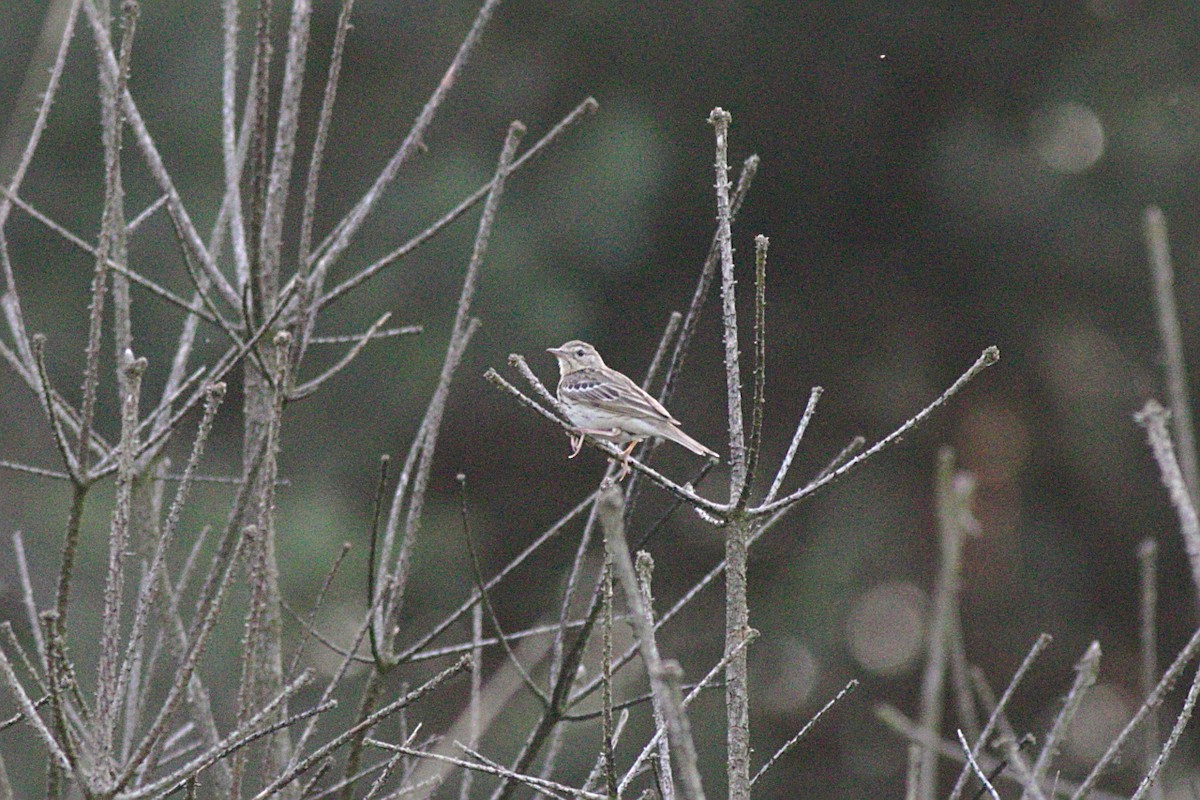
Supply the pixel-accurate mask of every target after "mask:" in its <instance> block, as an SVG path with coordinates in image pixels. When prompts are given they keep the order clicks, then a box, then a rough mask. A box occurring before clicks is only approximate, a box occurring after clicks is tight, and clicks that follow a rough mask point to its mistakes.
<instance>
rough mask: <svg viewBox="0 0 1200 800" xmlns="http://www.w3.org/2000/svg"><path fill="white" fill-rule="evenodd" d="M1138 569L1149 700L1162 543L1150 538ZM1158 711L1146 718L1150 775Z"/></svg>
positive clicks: (1161, 793)
mask: <svg viewBox="0 0 1200 800" xmlns="http://www.w3.org/2000/svg"><path fill="white" fill-rule="evenodd" d="M1137 557H1138V566H1139V567H1140V573H1141V575H1140V577H1141V600H1142V602H1141V603H1140V604H1139V606H1138V611H1139V616H1140V617H1141V620H1140V621H1141V623H1142V624H1141V645H1142V648H1141V649H1142V670H1141V675H1140V683H1141V690H1142V695H1143V696H1145V697H1149V695H1150V692H1152V691H1153V690H1154V684H1155V682H1156V681H1157V680H1158V630H1157V627H1156V624H1155V618H1156V616H1157V613H1158V542H1156V541H1155V540H1154V539H1151V538H1148V537H1147V538H1146V539H1143V540H1142V543H1141V544H1140V545H1138V550H1137ZM1158 731H1159V713H1158V709H1157V708H1156V709H1154V710H1152V711H1151V712H1150V714H1149V716H1148V717H1147V718H1146V729H1145V730H1144V731H1143V735H1144V736H1145V742H1144V747H1143V749H1142V767H1143V769H1144V770H1145V774H1147V775H1148V774H1150V771H1151V770H1152V769H1153V768H1154V763H1155V761H1156V760H1157V757H1158V737H1159V733H1158ZM1165 796H1166V793H1165V790H1164V789H1163V786H1162V784H1161V783H1159V782H1155V783H1153V784H1152V785H1151V786H1150V797H1151V800H1164V798H1165Z"/></svg>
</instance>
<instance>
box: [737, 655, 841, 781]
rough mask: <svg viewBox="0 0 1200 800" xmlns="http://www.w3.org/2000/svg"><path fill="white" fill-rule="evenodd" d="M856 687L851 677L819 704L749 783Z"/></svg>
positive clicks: (797, 741)
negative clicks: (817, 709)
mask: <svg viewBox="0 0 1200 800" xmlns="http://www.w3.org/2000/svg"><path fill="white" fill-rule="evenodd" d="M857 688H858V679H857V678H855V679H851V680H850V682H849V683H847V684H846V685H845V686H843V687H842V688H841V689H840V690H839V691H838V693H837V694H835V695H834V696H833V697H831V698H830V699H829V701H828V702H827V703H825V705H823V706H821V710H820V711H818V712H817V713H816V714H813V716H812V718H811V719H809V721H808V722H806V723H804V725H803V726H802V727H801V728H800V730H798V731H796V735H795V736H793V737H792V738H790V739H788V740H787V741H786V742H784V743H783V745H782V746H780V748H779V749H778V750H776V751H775V752H774V753H773V754H772V755H771V757H770V758H768V759H767V763H765V764H763V765H762V766H761V767H759V769H758V772H756V773H754V777H753V778H751V779H750V785H751V786H753V785H754V784H755V783H758V779H759V778H761V777H762V776H763V775H764V774H765V773H766V771H767V770H769V769H770V768H771V767H773V766H775V762H776V761H778V760H779V759H781V758H783V756H785V755H786V754H787V753H788V752H789V751H791V749H792V748H793V747H795V746H796V745H797V744H798V743H799V742H800V740H801V739H803V738H804V734H806V733H808V732H809V731H810V730H812V727H813V726H814V725H816V724H817V722H818V721H819V720H820V719H821V717H823V716H825V712H826V711H828V710H829V709H831V708H833V707H834V706H835V705H837V704H838V703H839V702H841V700H842V698H843V697H845V696H846V695H848V694H850V692H853V691H854V690H855V689H857Z"/></svg>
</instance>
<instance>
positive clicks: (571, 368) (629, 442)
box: [546, 339, 720, 481]
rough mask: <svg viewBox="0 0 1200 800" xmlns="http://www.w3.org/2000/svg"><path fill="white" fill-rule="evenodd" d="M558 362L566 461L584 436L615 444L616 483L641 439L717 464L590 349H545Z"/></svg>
mask: <svg viewBox="0 0 1200 800" xmlns="http://www.w3.org/2000/svg"><path fill="white" fill-rule="evenodd" d="M546 352H547V353H551V354H552V355H553V356H554V357H555V358H556V359H557V360H558V373H559V378H558V401H559V402H560V403H561V404H562V406H563V410H564V411H565V412H566V415H567V419H568V420H570V422H571V424H572V425H574V426H575V431H574V432H573V434H572V436H571V443H572V450H571V455H570V456H568V458H574V457H575V456H577V455H579V450H580V448H581V447H583V436H584V434H589V435H591V436H595V437H596V438H598V439H604V440H607V441H610V442H612V443H614V444H617V445H626V447H625V449H624V450H622V451H621V458H620V460H621V473H620V474H619V475H618V476H617V480H618V481H620V480H621V479H622V478H624V477H625V476H626V475H628V474H629V454H630V453H632V452H633V448H634V447H636V446H637V444H638V443H639V442H641V441H643V440H644V439H646V438H647V437H650V436H658V437H660V438H663V439H670V440H671V441H672V442H675V443H676V444H679V445H682V446H683V447H686V448H687V449H688V450H691V451H692V452H693V453H695V454H697V455H701V456H708V457H709V458H714V459H718V460H719V459H720V456H719V455H717V453H716V452H715V451H713V450H712V449H710V448H708V447H705V446H704V445H702V444H700V442H698V441H696V440H695V439H693V438H692V437H691V436H688V435H687V434H686V433H684V432H683V431H682V430H680V427H679V425H680V422H679V420H677V419H675V418H674V417H673V416H671V414H670V412H668V411H667V410H666V409H665V408H663V405H662V403H660V402H658V401H657V400H655V399H654V398H653V397H651V396H650V395H649V394H648V393H647V392H646V391H645V390H644V389H643V388H642V387H640V386H638V385H637V384H636V383H634V382H633V381H631V380H630V379H629V378H628V377H627V376H625V375H622V374H621V373H620V372H617V371H616V370H615V369H612V368H611V367H609V366H608V365H607V364H605V363H604V359H603V358H601V357H600V354H599V353H598V352H596V348H595V347H592V346H591V345H590V344H588V343H587V342H581V341H579V340H578V339H573V340H571V341H569V342H567V343H566V344H563V345H560V346H559V347H549V348H546Z"/></svg>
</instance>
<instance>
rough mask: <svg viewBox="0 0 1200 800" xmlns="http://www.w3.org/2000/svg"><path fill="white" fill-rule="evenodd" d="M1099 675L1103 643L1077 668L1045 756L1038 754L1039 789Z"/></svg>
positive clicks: (1046, 743) (1085, 655)
mask: <svg viewBox="0 0 1200 800" xmlns="http://www.w3.org/2000/svg"><path fill="white" fill-rule="evenodd" d="M1099 672H1100V643H1099V642H1097V641H1093V642H1092V643H1091V644H1090V645H1089V646H1088V649H1087V650H1085V651H1084V653H1083V655H1082V656H1080V658H1079V661H1078V662H1077V663H1076V664H1075V680H1074V681H1073V682H1072V684H1071V689H1070V691H1068V692H1067V696H1066V698H1065V699H1064V700H1063V705H1062V708H1061V709H1059V712H1058V714H1056V715H1055V717H1054V723H1053V724H1052V725H1051V726H1050V730H1049V731H1048V732H1047V733H1046V739H1045V741H1044V742H1043V744H1042V749H1041V752H1039V753H1038V757H1037V760H1036V761H1035V762H1034V764H1033V780H1034V782H1035V783H1037V784H1038V785H1039V786H1040V785H1041V784H1042V781H1044V780H1045V778H1046V775H1047V774H1048V773H1049V770H1050V765H1051V763H1053V761H1054V759H1055V758H1056V757H1057V756H1058V750H1059V742H1062V741H1064V740H1065V739H1066V737H1067V733H1068V732H1069V731H1070V729H1071V723H1072V722H1074V721H1075V716H1076V714H1078V713H1079V709H1080V708H1082V706H1083V699H1084V697H1086V696H1087V693H1088V691H1089V690H1090V689H1091V688H1092V686H1094V685H1095V683H1096V676H1097V675H1098V674H1099Z"/></svg>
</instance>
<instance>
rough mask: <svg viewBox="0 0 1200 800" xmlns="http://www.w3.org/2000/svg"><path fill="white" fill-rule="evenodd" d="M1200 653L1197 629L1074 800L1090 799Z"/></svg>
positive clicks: (1089, 774) (1084, 781)
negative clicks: (1134, 737)
mask: <svg viewBox="0 0 1200 800" xmlns="http://www.w3.org/2000/svg"><path fill="white" fill-rule="evenodd" d="M1197 650H1200V628H1197V629H1196V632H1195V633H1193V634H1192V638H1191V639H1189V640H1188V643H1187V644H1186V645H1184V648H1183V649H1182V650H1180V651H1179V655H1177V656H1175V660H1174V661H1172V662H1171V666H1169V667H1167V671H1166V672H1164V673H1163V676H1162V678H1161V679H1160V680H1159V682H1158V683H1157V684H1156V685H1155V687H1154V691H1153V692H1151V693H1150V696H1149V697H1147V698H1146V699H1145V701H1143V702H1142V704H1141V706H1139V707H1138V710H1137V711H1135V712H1134V714H1133V716H1132V717H1130V719H1129V722H1127V723H1125V727H1124V728H1122V729H1121V732H1120V733H1119V734H1117V736H1116V738H1115V739H1113V740H1112V742H1111V743H1109V745H1108V749H1107V750H1105V751H1104V755H1103V756H1101V757H1100V760H1099V761H1097V762H1096V763H1095V765H1094V766H1093V767H1092V771H1091V772H1089V773H1088V775H1087V777H1086V778H1085V779H1084V780H1083V783H1081V784H1079V788H1078V789H1077V790H1076V791H1075V793H1074V794H1072V795H1071V800H1083V798H1085V797H1087V796H1088V792H1090V791H1091V790H1092V787H1093V786H1095V785H1096V782H1097V781H1098V780H1100V776H1101V775H1103V774H1104V770H1106V769H1107V768H1108V765H1109V764H1110V763H1112V761H1113V759H1115V758H1116V757H1117V755H1118V754H1119V753H1120V752H1121V747H1122V746H1124V744H1125V742H1126V740H1127V739H1128V738H1129V737H1130V736H1131V735H1132V734H1133V732H1134V731H1135V730H1136V729H1137V726H1138V725H1139V724H1141V722H1142V720H1144V719H1145V718H1146V715H1147V714H1149V713H1150V711H1151V710H1152V709H1155V708H1157V707H1158V706H1159V705H1160V704H1161V703H1162V701H1163V697H1165V696H1166V694H1167V690H1168V689H1170V688H1171V687H1172V686H1173V685H1174V684H1175V681H1176V679H1177V678H1178V677H1179V674H1180V673H1181V672H1183V668H1184V667H1185V666H1186V665H1187V663H1188V662H1189V661H1191V660H1192V657H1193V656H1195V655H1196V651H1197Z"/></svg>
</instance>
